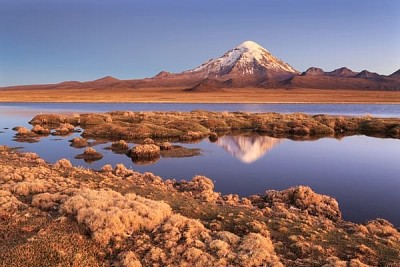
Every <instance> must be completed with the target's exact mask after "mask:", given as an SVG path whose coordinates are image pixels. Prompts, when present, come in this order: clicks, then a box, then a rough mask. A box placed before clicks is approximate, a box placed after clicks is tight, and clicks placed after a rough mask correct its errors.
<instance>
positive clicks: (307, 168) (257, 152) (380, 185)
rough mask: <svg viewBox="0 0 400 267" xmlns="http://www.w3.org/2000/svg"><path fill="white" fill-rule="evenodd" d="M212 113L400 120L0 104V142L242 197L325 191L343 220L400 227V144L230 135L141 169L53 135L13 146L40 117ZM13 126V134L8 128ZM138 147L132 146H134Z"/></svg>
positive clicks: (311, 109)
mask: <svg viewBox="0 0 400 267" xmlns="http://www.w3.org/2000/svg"><path fill="white" fill-rule="evenodd" d="M193 109H207V110H215V111H225V110H227V111H237V110H241V111H253V112H264V111H276V112H304V113H310V114H319V113H325V114H343V115H366V114H372V115H375V116H382V117H400V106H399V105H316V104H313V105H298V104H294V105H288V104H274V105H258V104H257V105H248V104H246V105H242V104H237V105H236V104H223V105H214V104H18V103H13V104H0V144H6V145H9V146H21V147H23V148H22V150H23V151H33V152H36V153H38V154H39V155H40V156H41V157H43V158H44V159H46V160H47V161H49V162H55V161H56V160H58V159H60V158H63V157H65V158H68V159H70V160H71V161H72V162H73V163H74V164H75V165H78V166H84V167H90V168H94V169H100V168H101V167H102V166H103V165H105V164H108V163H110V164H112V165H115V164H117V163H123V164H124V165H126V166H128V167H130V168H132V169H134V170H137V171H140V172H144V171H150V172H154V173H156V174H157V175H160V176H161V177H163V178H175V179H191V178H192V177H193V176H194V175H197V174H201V175H205V176H208V177H210V178H211V179H213V180H214V182H215V186H216V190H217V191H220V192H223V193H237V194H239V195H242V196H246V195H250V194H256V193H263V192H264V191H265V190H266V189H277V190H282V189H286V188H288V187H291V186H295V185H308V186H310V187H311V188H312V189H313V190H314V191H316V192H318V193H323V194H327V195H330V196H333V197H335V198H336V199H337V200H338V202H339V204H340V208H341V210H342V212H343V217H344V218H345V219H347V220H351V221H355V222H364V221H366V220H368V219H373V218H376V217H381V218H385V219H388V220H389V221H391V222H392V223H394V224H395V225H397V226H400V208H399V206H398V203H400V194H399V193H398V191H399V189H400V140H396V139H380V138H371V137H366V136H352V137H346V138H343V139H341V140H337V139H333V138H324V139H320V140H317V141H292V140H288V139H276V138H271V137H266V136H225V137H222V138H220V139H219V140H218V142H216V143H211V142H209V141H208V140H204V141H202V142H200V143H197V144H181V145H183V146H186V147H194V148H201V150H202V154H201V156H197V157H192V158H180V159H176V158H161V159H160V160H159V161H158V162H157V163H155V164H152V165H136V164H134V163H133V162H132V161H131V160H130V158H128V157H126V156H125V155H117V154H114V153H113V152H112V151H110V150H105V149H104V148H105V147H107V146H110V143H108V144H98V145H96V146H95V148H96V150H98V151H100V152H101V153H103V155H104V157H103V159H101V160H100V161H96V162H93V163H91V164H88V163H85V162H84V161H83V160H77V159H74V156H76V155H77V154H80V153H82V152H83V150H84V149H76V148H72V147H70V146H69V142H68V140H70V139H72V138H73V137H75V136H79V133H74V134H73V135H70V136H68V137H55V136H48V137H45V138H42V139H40V142H38V143H32V144H29V143H20V142H17V141H14V140H13V137H14V132H13V131H12V130H11V128H12V127H14V126H17V125H22V126H27V127H29V128H31V127H32V126H30V125H28V124H27V122H28V121H29V120H30V119H31V118H32V116H33V115H35V114H38V113H46V112H47V113H49V112H51V113H56V112H59V113H75V112H91V111H111V110H134V111H135V110H136V111H138V110H142V111H143V110H178V111H190V110H193ZM4 128H9V129H4ZM131 146H133V144H131Z"/></svg>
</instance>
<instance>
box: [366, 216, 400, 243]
mask: <svg viewBox="0 0 400 267" xmlns="http://www.w3.org/2000/svg"><path fill="white" fill-rule="evenodd" d="M366 227H367V229H368V231H369V232H370V233H371V234H373V235H376V236H379V237H383V238H388V239H391V240H394V241H397V242H399V241H400V232H399V231H398V230H397V229H396V228H394V226H393V224H391V223H390V222H388V221H387V220H385V219H375V220H372V221H369V222H368V223H367V225H366Z"/></svg>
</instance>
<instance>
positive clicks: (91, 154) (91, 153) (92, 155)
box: [75, 147, 103, 162]
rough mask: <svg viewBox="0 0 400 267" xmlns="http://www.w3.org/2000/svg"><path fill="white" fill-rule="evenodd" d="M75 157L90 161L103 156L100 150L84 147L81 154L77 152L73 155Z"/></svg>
mask: <svg viewBox="0 0 400 267" xmlns="http://www.w3.org/2000/svg"><path fill="white" fill-rule="evenodd" d="M75 158H76V159H83V160H85V161H86V162H92V161H96V160H99V159H102V158H103V155H102V154H101V153H100V152H97V151H96V150H95V149H94V148H92V147H88V148H86V149H85V151H84V152H83V154H79V155H76V156H75Z"/></svg>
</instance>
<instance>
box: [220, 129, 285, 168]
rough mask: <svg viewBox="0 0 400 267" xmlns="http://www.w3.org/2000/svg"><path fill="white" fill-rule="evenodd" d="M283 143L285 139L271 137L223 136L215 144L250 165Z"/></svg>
mask: <svg viewBox="0 0 400 267" xmlns="http://www.w3.org/2000/svg"><path fill="white" fill-rule="evenodd" d="M281 142H283V139H278V138H273V137H269V136H258V135H254V136H222V137H220V138H218V141H216V142H215V144H217V145H219V146H221V147H222V148H223V149H225V150H226V151H227V152H228V153H229V154H231V155H232V156H234V157H235V158H237V159H239V160H240V161H242V162H244V163H247V164H250V163H253V162H254V161H256V160H258V159H259V158H261V157H262V156H264V155H265V154H266V153H267V152H268V151H270V150H271V149H272V148H274V147H275V146H276V145H279V144H280V143H281Z"/></svg>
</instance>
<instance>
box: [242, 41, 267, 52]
mask: <svg viewBox="0 0 400 267" xmlns="http://www.w3.org/2000/svg"><path fill="white" fill-rule="evenodd" d="M236 48H239V49H241V48H243V49H247V50H250V51H257V50H265V48H263V47H262V46H261V45H259V44H257V43H256V42H253V41H245V42H243V43H241V44H240V45H238V46H237V47H236Z"/></svg>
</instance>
